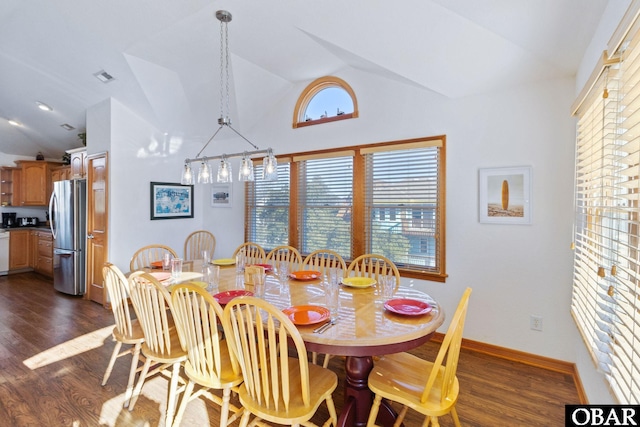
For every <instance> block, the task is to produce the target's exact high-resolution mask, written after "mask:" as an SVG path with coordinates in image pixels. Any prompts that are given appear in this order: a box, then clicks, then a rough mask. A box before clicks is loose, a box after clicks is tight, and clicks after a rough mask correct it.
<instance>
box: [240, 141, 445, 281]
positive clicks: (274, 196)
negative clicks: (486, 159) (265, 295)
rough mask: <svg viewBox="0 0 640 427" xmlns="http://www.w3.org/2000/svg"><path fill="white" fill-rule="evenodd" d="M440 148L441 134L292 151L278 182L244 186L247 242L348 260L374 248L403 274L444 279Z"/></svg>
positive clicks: (441, 148) (442, 168)
mask: <svg viewBox="0 0 640 427" xmlns="http://www.w3.org/2000/svg"><path fill="white" fill-rule="evenodd" d="M444 150H445V142H444V137H443V136H440V137H431V138H422V139H415V140H404V141H393V142H386V143H381V144H371V145H363V146H354V147H343V148H340V149H339V150H335V149H334V150H322V151H314V152H312V153H296V154H291V155H290V156H291V159H292V160H291V163H289V164H287V166H288V168H287V169H286V173H281V165H282V163H281V162H280V161H278V181H277V182H269V181H262V180H256V181H253V182H250V183H248V184H247V202H246V207H247V213H246V215H247V216H246V217H247V223H246V227H247V231H246V237H247V240H252V241H255V242H257V243H259V244H261V245H262V246H263V247H265V249H268V248H273V247H274V246H276V245H282V244H289V245H292V246H294V247H296V248H297V249H298V250H299V251H300V252H301V253H302V254H303V255H304V254H308V253H311V252H313V251H315V250H318V249H330V250H333V251H336V252H338V253H339V254H340V255H341V256H342V257H343V258H345V260H347V261H348V260H351V259H354V258H356V257H357V256H359V255H362V254H366V253H377V254H381V255H385V256H386V257H388V258H390V259H391V260H392V261H393V262H395V263H396V264H397V266H398V268H399V270H400V273H401V274H402V275H403V276H405V277H417V278H423V279H427V280H436V281H442V282H443V281H444V280H445V278H446V273H445V253H444V247H445V244H444V235H445V233H444V228H445V224H444V212H445V210H444V208H445V200H444V194H445V193H444V188H445V186H444V179H445V168H444V165H445V155H444ZM260 172H261V171H260V169H259V168H256V176H259V175H260ZM285 181H287V182H285ZM285 193H287V195H288V197H287V195H285ZM289 203H290V204H291V206H289ZM287 209H288V212H289V214H288V215H287V214H286V213H285V211H286V210H287ZM287 221H288V222H287Z"/></svg>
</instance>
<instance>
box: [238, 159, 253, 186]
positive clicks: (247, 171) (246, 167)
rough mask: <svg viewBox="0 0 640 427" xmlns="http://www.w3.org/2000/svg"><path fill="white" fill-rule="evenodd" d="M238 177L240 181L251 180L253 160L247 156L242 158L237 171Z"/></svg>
mask: <svg viewBox="0 0 640 427" xmlns="http://www.w3.org/2000/svg"><path fill="white" fill-rule="evenodd" d="M238 179H239V180H240V181H253V162H252V161H251V159H247V157H246V156H245V157H243V158H242V162H241V163H240V170H239V171H238Z"/></svg>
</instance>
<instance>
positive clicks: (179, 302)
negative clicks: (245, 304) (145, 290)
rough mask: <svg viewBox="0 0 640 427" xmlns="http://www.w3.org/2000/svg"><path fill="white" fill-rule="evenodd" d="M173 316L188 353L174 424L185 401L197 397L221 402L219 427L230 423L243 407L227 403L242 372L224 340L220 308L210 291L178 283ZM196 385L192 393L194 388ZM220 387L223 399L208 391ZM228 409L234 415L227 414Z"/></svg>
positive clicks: (183, 407)
mask: <svg viewBox="0 0 640 427" xmlns="http://www.w3.org/2000/svg"><path fill="white" fill-rule="evenodd" d="M171 301H172V302H173V319H174V321H175V325H176V328H177V329H178V336H179V337H180V343H181V345H182V349H183V350H184V351H186V352H187V361H186V362H185V364H184V372H185V374H186V376H187V378H188V382H187V386H186V389H185V391H184V394H183V395H182V398H181V401H180V406H179V407H178V412H177V413H176V417H175V418H174V420H173V425H175V426H179V425H180V421H181V420H182V416H183V415H184V411H185V409H186V407H187V404H188V403H189V402H190V401H192V400H194V399H197V398H198V397H200V396H205V397H208V398H209V399H211V400H212V401H213V402H215V403H216V404H218V405H220V426H227V425H229V424H231V423H233V422H234V421H235V420H236V418H237V417H238V415H239V414H241V413H242V409H241V408H238V407H236V406H234V405H231V404H230V403H229V400H230V398H231V391H235V392H237V391H238V385H239V384H240V383H242V375H241V373H240V367H239V366H238V362H237V360H236V359H235V357H233V355H232V353H230V351H229V347H228V346H227V341H226V340H225V339H224V334H223V332H222V330H221V329H220V328H219V327H218V326H219V325H220V324H221V323H222V307H220V304H218V303H217V302H216V301H215V300H214V299H213V297H212V296H211V294H209V293H208V292H207V291H206V290H204V289H202V287H201V286H197V285H194V284H190V283H185V284H180V285H177V286H175V287H174V288H173V290H172V291H171ZM196 385H197V386H199V387H198V389H197V391H196V392H195V393H194V387H195V386H196ZM212 389H213V390H222V398H220V397H219V396H218V395H216V394H213V393H210V390H212ZM229 411H232V412H233V415H232V416H231V417H229Z"/></svg>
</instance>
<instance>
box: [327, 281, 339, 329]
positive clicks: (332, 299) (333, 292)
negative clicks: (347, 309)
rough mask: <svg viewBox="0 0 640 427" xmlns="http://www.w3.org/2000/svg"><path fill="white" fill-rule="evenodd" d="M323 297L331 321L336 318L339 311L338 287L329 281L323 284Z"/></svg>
mask: <svg viewBox="0 0 640 427" xmlns="http://www.w3.org/2000/svg"><path fill="white" fill-rule="evenodd" d="M324 295H325V298H326V304H327V308H328V309H329V312H330V313H331V320H334V319H335V318H336V317H338V311H339V309H340V285H339V284H337V283H331V282H330V281H328V282H325V283H324Z"/></svg>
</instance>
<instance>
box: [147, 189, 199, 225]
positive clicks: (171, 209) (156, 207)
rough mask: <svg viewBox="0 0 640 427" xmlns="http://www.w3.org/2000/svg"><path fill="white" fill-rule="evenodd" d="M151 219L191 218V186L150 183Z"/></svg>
mask: <svg viewBox="0 0 640 427" xmlns="http://www.w3.org/2000/svg"><path fill="white" fill-rule="evenodd" d="M150 199H151V219H152V220H156V219H174V218H193V185H182V184H174V183H171V182H152V183H151V195H150Z"/></svg>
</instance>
